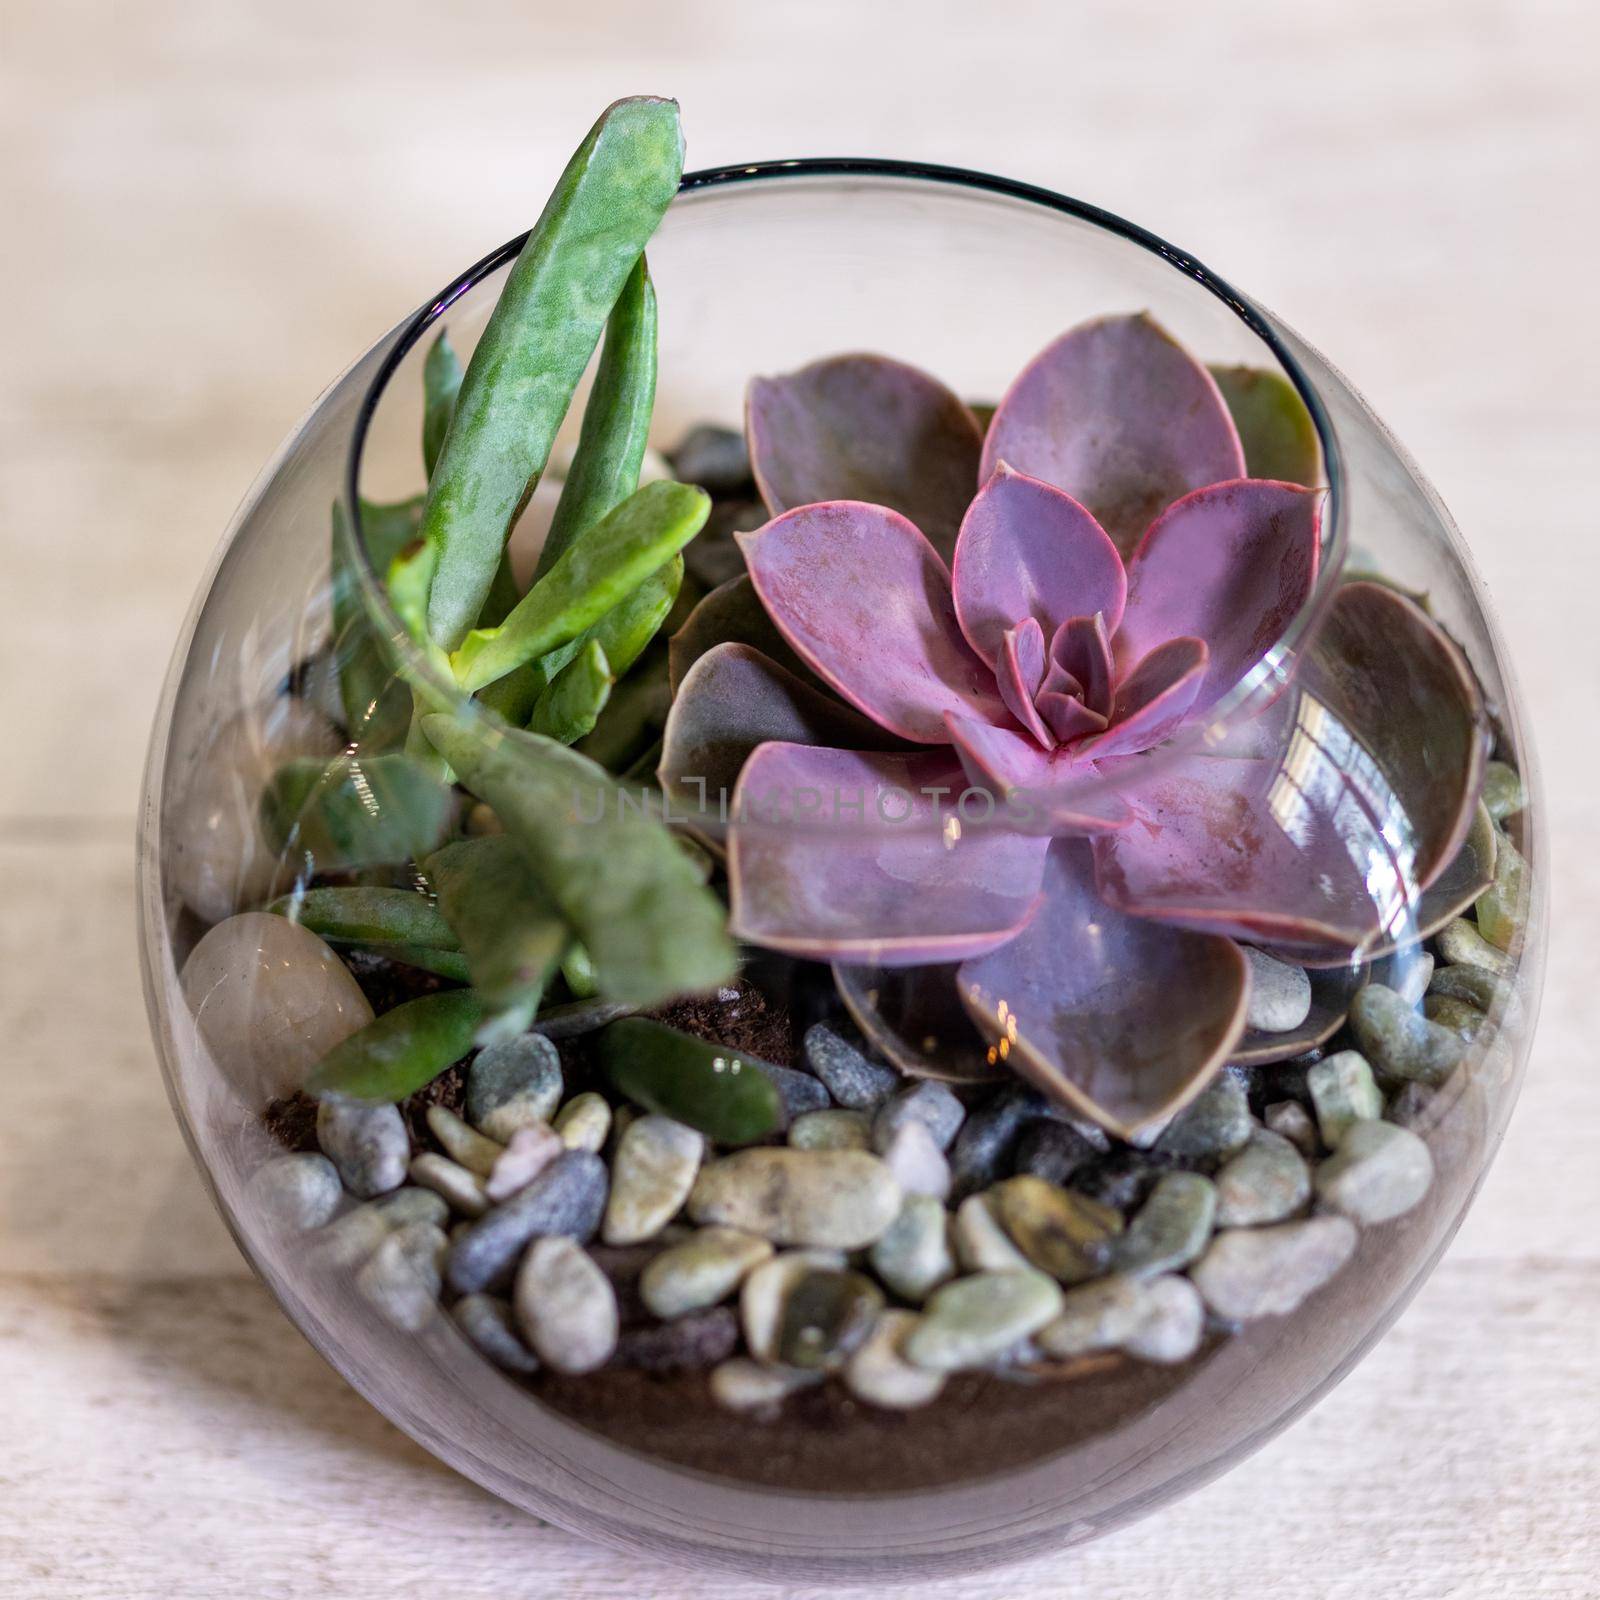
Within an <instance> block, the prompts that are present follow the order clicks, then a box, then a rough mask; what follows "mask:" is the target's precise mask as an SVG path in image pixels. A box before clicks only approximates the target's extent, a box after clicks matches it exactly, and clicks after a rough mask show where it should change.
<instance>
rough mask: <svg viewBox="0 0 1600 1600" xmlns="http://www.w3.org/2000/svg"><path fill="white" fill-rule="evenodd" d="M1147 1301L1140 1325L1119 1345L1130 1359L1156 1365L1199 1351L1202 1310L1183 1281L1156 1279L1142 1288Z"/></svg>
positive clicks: (1203, 1320) (1191, 1287) (1197, 1293)
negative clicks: (1147, 1292) (1144, 1288)
mask: <svg viewBox="0 0 1600 1600" xmlns="http://www.w3.org/2000/svg"><path fill="white" fill-rule="evenodd" d="M1145 1287H1146V1289H1147V1290H1148V1291H1149V1299H1148V1301H1147V1302H1146V1306H1145V1316H1144V1320H1143V1322H1141V1323H1140V1325H1139V1326H1138V1327H1137V1328H1136V1329H1135V1330H1134V1331H1133V1333H1132V1334H1131V1335H1129V1337H1128V1338H1127V1340H1126V1341H1125V1342H1124V1344H1123V1349H1124V1350H1126V1351H1127V1352H1128V1354H1129V1355H1130V1356H1137V1357H1138V1358H1139V1359H1140V1360H1141V1361H1151V1362H1155V1363H1156V1364H1158V1365H1160V1366H1174V1365H1176V1364H1177V1363H1178V1362H1180V1361H1187V1360H1188V1359H1189V1357H1190V1356H1192V1355H1193V1354H1194V1353H1195V1351H1196V1350H1198V1349H1199V1348H1200V1340H1201V1338H1202V1337H1203V1336H1204V1334H1205V1323H1206V1308H1205V1302H1204V1301H1202V1300H1201V1298H1200V1291H1199V1290H1198V1289H1196V1288H1195V1286H1194V1285H1193V1284H1192V1283H1190V1282H1189V1280H1188V1279H1187V1278H1177V1277H1173V1278H1156V1279H1153V1280H1152V1281H1151V1282H1150V1283H1148V1284H1146V1285H1145Z"/></svg>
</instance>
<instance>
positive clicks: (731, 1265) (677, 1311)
mask: <svg viewBox="0 0 1600 1600" xmlns="http://www.w3.org/2000/svg"><path fill="white" fill-rule="evenodd" d="M771 1257H772V1245H771V1243H770V1242H769V1241H767V1240H766V1239H759V1238H757V1237H756V1235H755V1234H753V1233H741V1232H740V1231H739V1230H738V1229H737V1228H701V1229H699V1230H697V1231H696V1232H695V1233H692V1234H690V1236H689V1237H688V1238H687V1239H685V1240H684V1241H683V1242H682V1243H681V1244H675V1245H673V1246H671V1247H670V1248H669V1249H667V1250H663V1251H662V1252H661V1253H660V1254H659V1255H657V1256H656V1257H655V1259H654V1260H652V1261H651V1262H650V1264H649V1265H648V1266H647V1267H646V1268H645V1269H644V1272H643V1273H642V1274H641V1275H640V1278H639V1294H640V1298H641V1299H642V1300H643V1302H644V1304H645V1306H646V1308H647V1309H648V1310H649V1311H650V1312H651V1314H652V1315H654V1316H657V1317H660V1318H662V1319H663V1320H664V1321H670V1320H671V1319H672V1318H673V1317H681V1316H683V1315H684V1314H685V1313H687V1312H690V1311H703V1310H705V1309H706V1307H708V1306H714V1305H716V1304H718V1303H719V1302H720V1301H722V1300H726V1299H727V1298H728V1296H729V1295H731V1294H732V1293H733V1292H734V1290H735V1289H737V1288H738V1287H739V1285H740V1284H741V1283H742V1282H743V1281H744V1279H745V1277H746V1275H747V1274H748V1273H750V1272H752V1271H753V1270H754V1269H755V1268H756V1267H758V1266H760V1265H761V1263H762V1262H763V1261H767V1260H770V1259H771Z"/></svg>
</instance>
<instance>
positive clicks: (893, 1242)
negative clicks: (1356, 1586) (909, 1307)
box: [868, 1194, 1026, 1305]
mask: <svg viewBox="0 0 1600 1600" xmlns="http://www.w3.org/2000/svg"><path fill="white" fill-rule="evenodd" d="M974 1200H976V1197H974ZM974 1200H969V1201H968V1202H967V1204H969V1205H970V1204H973V1203H974ZM976 1203H977V1204H979V1205H980V1206H981V1205H982V1204H983V1202H982V1201H976ZM985 1215H986V1216H987V1215H988V1213H987V1211H985ZM990 1226H991V1227H993V1228H994V1229H995V1231H996V1232H997V1233H998V1232H999V1231H1000V1230H999V1224H998V1223H995V1222H994V1221H993V1219H992V1218H990ZM1001 1237H1002V1239H1003V1238H1004V1235H1003V1234H1002V1235H1001ZM1006 1248H1007V1249H1008V1250H1009V1251H1010V1252H1011V1255H1012V1256H1013V1257H1015V1258H1016V1259H1015V1260H1013V1261H1009V1262H1008V1263H1007V1264H1008V1265H1025V1264H1026V1263H1025V1262H1023V1261H1022V1259H1021V1256H1020V1254H1019V1252H1018V1251H1017V1250H1015V1248H1013V1247H1012V1245H1011V1244H1010V1241H1009V1240H1007V1241H1006ZM868 1259H869V1260H870V1261H871V1263H872V1270H873V1271H874V1272H875V1273H877V1275H878V1276H879V1278H881V1279H882V1280H883V1282H884V1283H886V1284H887V1285H888V1286H889V1288H890V1290H891V1291H892V1292H893V1293H894V1294H896V1295H898V1296H899V1298H900V1299H902V1300H910V1301H912V1302H913V1303H915V1304H919V1305H920V1304H921V1303H922V1301H923V1300H925V1299H927V1297H928V1296H929V1295H930V1294H931V1293H932V1292H933V1291H934V1290H935V1289H937V1288H938V1287H939V1285H940V1284H941V1283H944V1282H946V1281H947V1280H949V1279H950V1278H953V1277H954V1276H955V1271H956V1264H955V1258H954V1256H953V1255H952V1254H951V1251H950V1218H949V1213H948V1212H946V1210H945V1208H944V1207H943V1205H941V1204H940V1203H939V1201H938V1200H936V1199H935V1198H934V1197H933V1196H932V1195H928V1194H908V1195H907V1196H906V1197H905V1200H904V1201H903V1202H902V1203H901V1206H900V1214H899V1216H897V1217H896V1218H895V1219H894V1221H893V1222H892V1223H890V1224H889V1230H888V1232H887V1233H885V1234H884V1236H883V1237H882V1238H881V1239H879V1240H878V1242H877V1243H876V1244H875V1245H873V1247H872V1250H871V1253H870V1255H869V1257H868Z"/></svg>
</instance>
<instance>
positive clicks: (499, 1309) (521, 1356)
mask: <svg viewBox="0 0 1600 1600" xmlns="http://www.w3.org/2000/svg"><path fill="white" fill-rule="evenodd" d="M450 1315H451V1316H452V1317H454V1318H455V1323H456V1326H457V1327H458V1328H460V1330H461V1331H462V1333H463V1334H465V1335H466V1338H467V1341H468V1343H469V1344H471V1345H472V1346H473V1348H474V1349H475V1350H477V1352H478V1354H479V1355H481V1356H484V1357H486V1358H487V1359H488V1360H490V1361H492V1362H493V1363H494V1364H495V1365H496V1366H497V1367H500V1368H501V1369H502V1370H504V1371H506V1372H515V1373H519V1374H521V1375H523V1376H526V1375H527V1374H529V1373H533V1372H537V1371H538V1370H539V1358H538V1357H537V1356H536V1355H534V1353H533V1352H532V1351H531V1350H530V1349H529V1348H528V1347H527V1345H525V1344H524V1343H523V1342H522V1340H521V1339H520V1338H518V1337H517V1330H516V1328H515V1327H514V1326H513V1325H512V1321H511V1307H510V1306H509V1305H507V1304H506V1302H505V1301H504V1300H501V1299H498V1298H497V1297H496V1296H494V1295H492V1294H467V1295H463V1296H462V1297H461V1298H460V1299H459V1300H457V1301H456V1303H455V1304H454V1305H453V1306H452V1307H451V1308H450Z"/></svg>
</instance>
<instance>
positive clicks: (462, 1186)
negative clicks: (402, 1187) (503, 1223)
mask: <svg viewBox="0 0 1600 1600" xmlns="http://www.w3.org/2000/svg"><path fill="white" fill-rule="evenodd" d="M410 1170H411V1181H412V1182H413V1183H416V1184H420V1185H421V1186H422V1187H423V1188H424V1189H431V1190H433V1192H434V1193H435V1194H437V1195H440V1196H441V1197H442V1198H443V1199H444V1200H445V1201H446V1202H448V1204H449V1206H450V1209H451V1210H452V1211H459V1212H460V1213H461V1215H462V1216H464V1217H481V1216H482V1215H483V1214H484V1212H485V1211H487V1210H488V1209H489V1196H488V1194H487V1193H486V1191H485V1189H484V1182H483V1179H482V1178H481V1177H479V1175H478V1174H477V1173H476V1172H469V1171H468V1170H467V1169H466V1168H465V1167H463V1166H460V1165H459V1164H458V1163H456V1162H454V1161H452V1160H451V1159H450V1158H449V1157H448V1156H441V1155H437V1154H435V1153H434V1152H433V1151H431V1150H429V1151H427V1152H425V1153H424V1154H422V1155H420V1156H414V1157H413V1158H412V1161H411V1169H410Z"/></svg>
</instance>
